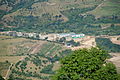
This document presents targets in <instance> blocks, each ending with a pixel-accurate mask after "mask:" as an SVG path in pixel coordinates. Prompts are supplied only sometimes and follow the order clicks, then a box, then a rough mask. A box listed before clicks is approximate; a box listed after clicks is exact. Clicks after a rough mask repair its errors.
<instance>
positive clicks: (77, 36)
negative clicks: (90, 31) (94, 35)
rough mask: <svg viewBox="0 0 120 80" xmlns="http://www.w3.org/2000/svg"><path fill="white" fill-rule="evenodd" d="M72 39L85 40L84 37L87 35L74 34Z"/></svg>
mask: <svg viewBox="0 0 120 80" xmlns="http://www.w3.org/2000/svg"><path fill="white" fill-rule="evenodd" d="M71 37H72V38H73V39H76V38H83V37H85V34H83V33H82V34H73V35H71Z"/></svg>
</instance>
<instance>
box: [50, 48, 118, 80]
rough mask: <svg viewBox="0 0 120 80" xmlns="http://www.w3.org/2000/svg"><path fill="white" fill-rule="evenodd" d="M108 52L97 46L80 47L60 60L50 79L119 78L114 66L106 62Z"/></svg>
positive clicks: (93, 79)
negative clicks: (57, 68)
mask: <svg viewBox="0 0 120 80" xmlns="http://www.w3.org/2000/svg"><path fill="white" fill-rule="evenodd" d="M108 57H109V56H108V53H106V52H105V51H103V50H101V49H98V48H91V49H80V50H77V51H74V52H73V54H71V55H69V56H67V57H65V58H63V59H62V60H61V64H62V66H61V68H60V69H59V70H58V71H57V73H56V74H55V75H54V76H53V77H52V80H119V78H118V74H117V72H116V68H115V66H114V65H113V64H112V63H106V62H105V60H106V59H107V58H108Z"/></svg>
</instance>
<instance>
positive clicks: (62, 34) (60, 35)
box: [57, 32, 75, 38]
mask: <svg viewBox="0 0 120 80" xmlns="http://www.w3.org/2000/svg"><path fill="white" fill-rule="evenodd" d="M74 34H75V33H73V32H71V33H61V34H57V36H58V37H59V38H62V37H69V36H71V35H74Z"/></svg>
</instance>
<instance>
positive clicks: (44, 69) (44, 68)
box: [10, 42, 65, 80]
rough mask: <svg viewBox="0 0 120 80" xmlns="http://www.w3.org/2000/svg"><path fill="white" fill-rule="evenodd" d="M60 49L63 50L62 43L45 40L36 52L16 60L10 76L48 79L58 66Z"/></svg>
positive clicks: (37, 79)
mask: <svg viewBox="0 0 120 80" xmlns="http://www.w3.org/2000/svg"><path fill="white" fill-rule="evenodd" d="M62 50H65V48H63V47H62V45H60V44H57V43H52V42H47V43H46V44H44V45H43V46H42V47H41V49H40V51H39V52H38V53H37V54H31V55H28V56H27V57H26V58H24V59H23V60H20V61H19V62H17V63H16V64H15V67H14V68H13V70H12V74H11V75H10V76H12V77H14V79H19V78H21V79H32V78H31V77H33V78H35V79H36V80H39V79H49V76H51V75H52V74H54V71H55V70H56V69H58V68H59V67H60V64H59V62H58V60H59V59H60V58H61V56H60V53H61V52H62ZM56 64H57V65H58V66H56Z"/></svg>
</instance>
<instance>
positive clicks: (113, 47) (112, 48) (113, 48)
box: [96, 38, 120, 52]
mask: <svg viewBox="0 0 120 80" xmlns="http://www.w3.org/2000/svg"><path fill="white" fill-rule="evenodd" d="M96 43H97V45H98V46H99V47H100V48H102V49H103V50H106V51H108V52H120V45H118V44H114V43H112V42H111V41H110V39H108V38H96Z"/></svg>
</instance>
